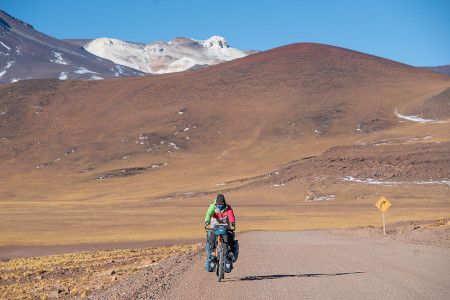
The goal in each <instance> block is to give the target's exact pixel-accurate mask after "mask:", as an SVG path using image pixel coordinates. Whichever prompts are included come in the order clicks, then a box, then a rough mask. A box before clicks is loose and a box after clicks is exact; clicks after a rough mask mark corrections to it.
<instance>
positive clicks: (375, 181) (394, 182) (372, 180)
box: [341, 176, 450, 185]
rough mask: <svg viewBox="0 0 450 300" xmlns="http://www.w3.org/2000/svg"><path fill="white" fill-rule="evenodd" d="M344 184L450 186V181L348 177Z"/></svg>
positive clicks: (344, 179)
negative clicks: (384, 179) (410, 180)
mask: <svg viewBox="0 0 450 300" xmlns="http://www.w3.org/2000/svg"><path fill="white" fill-rule="evenodd" d="M341 181H342V182H347V181H349V182H356V183H366V184H380V185H397V184H447V185H450V181H445V180H443V181H412V182H401V181H379V180H375V179H371V178H368V179H356V178H354V177H352V176H347V177H345V178H341Z"/></svg>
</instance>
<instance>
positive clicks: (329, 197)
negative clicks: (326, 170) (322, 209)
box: [305, 195, 336, 202]
mask: <svg viewBox="0 0 450 300" xmlns="http://www.w3.org/2000/svg"><path fill="white" fill-rule="evenodd" d="M335 198H336V196H335V195H325V196H316V195H314V196H311V197H310V196H306V198H305V202H309V201H329V200H334V199H335Z"/></svg>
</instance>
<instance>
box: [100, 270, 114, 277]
mask: <svg viewBox="0 0 450 300" xmlns="http://www.w3.org/2000/svg"><path fill="white" fill-rule="evenodd" d="M101 274H102V275H104V276H110V275H114V274H116V271H115V270H106V271H103V272H102V273H101Z"/></svg>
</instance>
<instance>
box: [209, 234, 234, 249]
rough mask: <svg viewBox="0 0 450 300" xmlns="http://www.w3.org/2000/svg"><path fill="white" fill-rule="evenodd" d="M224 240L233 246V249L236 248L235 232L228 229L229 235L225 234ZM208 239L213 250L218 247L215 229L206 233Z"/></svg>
mask: <svg viewBox="0 0 450 300" xmlns="http://www.w3.org/2000/svg"><path fill="white" fill-rule="evenodd" d="M222 238H223V242H224V243H225V244H227V245H229V246H231V250H232V251H233V249H234V232H233V231H230V230H227V235H223V236H222ZM206 240H207V242H208V244H209V245H210V249H211V251H214V249H215V248H216V235H215V234H214V231H208V233H207V234H206Z"/></svg>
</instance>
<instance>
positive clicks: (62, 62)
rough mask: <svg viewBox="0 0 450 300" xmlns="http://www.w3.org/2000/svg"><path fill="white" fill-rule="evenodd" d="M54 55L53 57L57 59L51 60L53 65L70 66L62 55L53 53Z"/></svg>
mask: <svg viewBox="0 0 450 300" xmlns="http://www.w3.org/2000/svg"><path fill="white" fill-rule="evenodd" d="M52 53H53V56H54V57H55V59H53V60H52V59H51V60H50V61H51V62H52V63H55V64H59V65H68V64H69V63H68V62H67V61H65V60H64V58H63V57H62V54H61V53H59V52H55V51H52Z"/></svg>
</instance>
